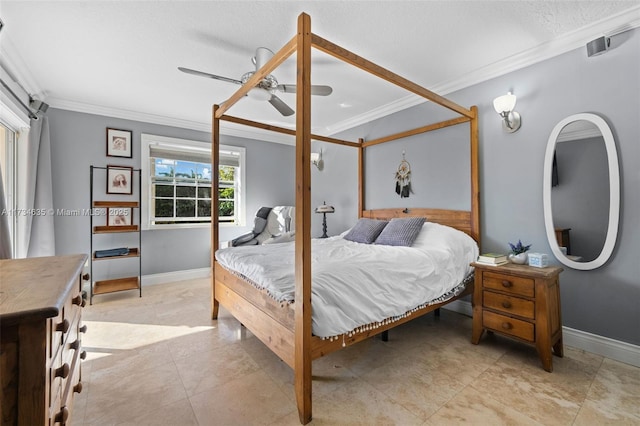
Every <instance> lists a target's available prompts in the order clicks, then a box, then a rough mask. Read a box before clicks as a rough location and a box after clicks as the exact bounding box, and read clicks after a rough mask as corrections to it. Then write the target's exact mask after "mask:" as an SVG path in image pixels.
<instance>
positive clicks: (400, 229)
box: [376, 217, 424, 247]
mask: <svg viewBox="0 0 640 426" xmlns="http://www.w3.org/2000/svg"><path fill="white" fill-rule="evenodd" d="M423 224H424V217H408V218H402V219H400V218H393V219H391V221H390V222H389V224H388V225H387V226H386V227H385V228H384V229H383V230H382V232H381V233H380V235H379V236H378V238H376V244H381V245H387V246H405V247H411V244H413V242H414V241H415V239H416V237H417V236H418V234H419V233H420V230H421V229H422V225H423Z"/></svg>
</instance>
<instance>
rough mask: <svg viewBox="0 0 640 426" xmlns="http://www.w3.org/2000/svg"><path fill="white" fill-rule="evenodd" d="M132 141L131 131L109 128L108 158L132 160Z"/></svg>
mask: <svg viewBox="0 0 640 426" xmlns="http://www.w3.org/2000/svg"><path fill="white" fill-rule="evenodd" d="M131 139H132V132H131V131H130V130H121V129H112V128H110V127H107V157H125V158H131V151H132V150H131Z"/></svg>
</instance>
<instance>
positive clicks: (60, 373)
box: [55, 362, 71, 379]
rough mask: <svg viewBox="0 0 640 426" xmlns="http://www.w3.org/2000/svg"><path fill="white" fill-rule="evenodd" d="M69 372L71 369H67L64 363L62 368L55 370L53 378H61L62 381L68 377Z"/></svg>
mask: <svg viewBox="0 0 640 426" xmlns="http://www.w3.org/2000/svg"><path fill="white" fill-rule="evenodd" d="M70 371H71V369H70V368H69V364H67V363H66V362H65V363H64V364H63V365H62V367H58V368H56V372H55V377H62V378H63V379H66V378H67V377H69V372H70Z"/></svg>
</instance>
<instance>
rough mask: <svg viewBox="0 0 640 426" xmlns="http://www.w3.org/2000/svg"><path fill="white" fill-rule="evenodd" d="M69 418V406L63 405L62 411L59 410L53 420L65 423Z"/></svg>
mask: <svg viewBox="0 0 640 426" xmlns="http://www.w3.org/2000/svg"><path fill="white" fill-rule="evenodd" d="M67 419H69V409H68V408H67V407H62V409H61V410H60V411H58V412H57V413H56V415H55V417H54V418H53V421H54V422H56V423H60V424H65V423H66V422H67Z"/></svg>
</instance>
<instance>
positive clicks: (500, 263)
mask: <svg viewBox="0 0 640 426" xmlns="http://www.w3.org/2000/svg"><path fill="white" fill-rule="evenodd" d="M476 263H479V264H481V265H489V266H502V265H506V264H507V263H509V261H508V260H505V261H504V262H498V263H494V262H482V261H480V260H479V259H478V260H477V261H476Z"/></svg>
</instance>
